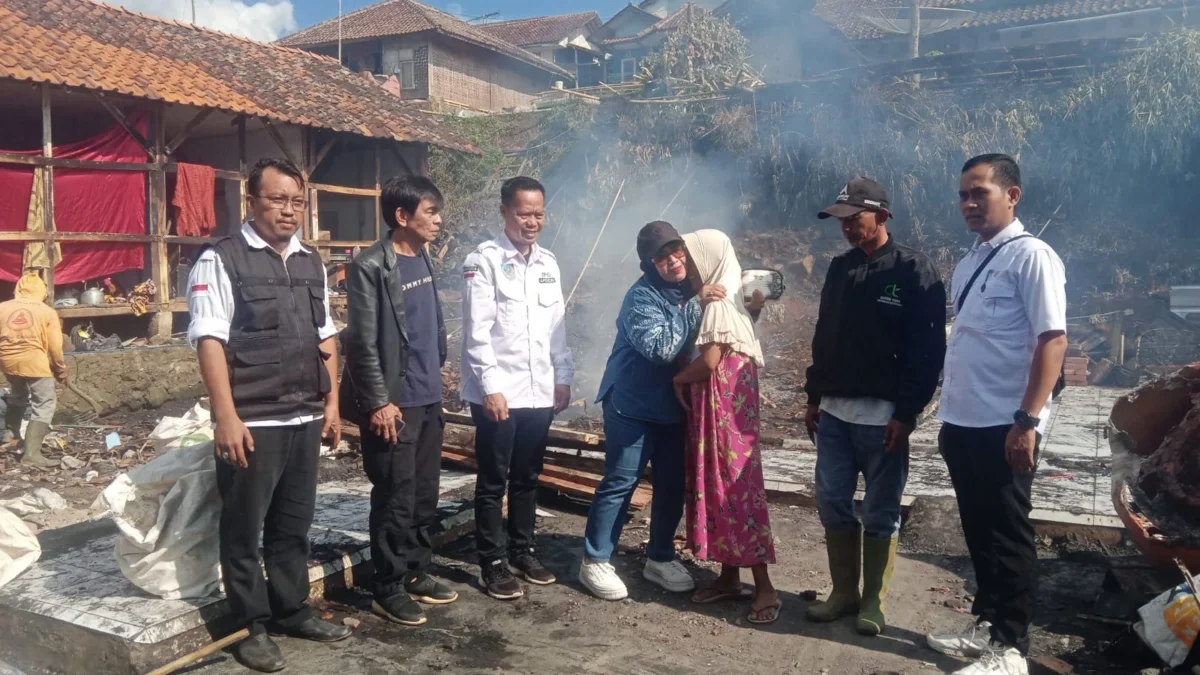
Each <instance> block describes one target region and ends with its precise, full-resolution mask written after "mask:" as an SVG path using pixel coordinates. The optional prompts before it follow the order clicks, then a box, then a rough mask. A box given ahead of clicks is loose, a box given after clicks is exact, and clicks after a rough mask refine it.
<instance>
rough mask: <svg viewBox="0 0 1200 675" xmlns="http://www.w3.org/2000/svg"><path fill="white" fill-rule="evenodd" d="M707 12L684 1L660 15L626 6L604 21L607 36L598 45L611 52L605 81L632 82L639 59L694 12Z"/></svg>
mask: <svg viewBox="0 0 1200 675" xmlns="http://www.w3.org/2000/svg"><path fill="white" fill-rule="evenodd" d="M642 4H643V5H647V4H649V3H642ZM708 11H709V10H707V9H705V8H704V7H702V6H700V5H698V4H696V3H692V2H687V3H683V4H682V5H681V6H680V7H679V9H677V10H675V11H674V12H672V13H671V14H668V15H667V16H666V17H660V16H659V15H658V14H655V13H652V12H650V11H647V10H646V9H643V8H642V7H639V6H637V5H632V4H631V5H627V6H626V7H625V8H624V9H622V10H621V11H619V12H617V13H616V14H615V15H614V16H613V18H611V19H609V20H608V22H607V23H605V24H604V30H605V31H606V33H607V34H608V37H606V38H605V39H604V40H603V41H602V42H601V44H602V45H603V46H604V48H605V49H606V50H608V51H609V53H610V54H611V56H610V57H609V59H608V62H607V68H606V71H605V77H604V79H605V81H606V82H608V83H609V84H619V83H621V82H632V81H633V80H634V78H635V77H636V76H637V74H638V72H639V71H640V70H641V67H642V61H643V60H644V59H645V58H646V57H647V56H649V55H650V54H651V53H652V52H654V51H655V50H657V49H658V48H659V47H660V46H662V43H663V41H664V40H666V37H667V35H668V34H670V32H671V31H672V30H675V29H677V28H679V27H680V26H682V25H684V24H685V23H686V22H687V21H688V20H689V19H690V18H691V17H692V16H694V15H695V14H696V13H699V12H708Z"/></svg>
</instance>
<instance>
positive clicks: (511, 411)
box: [461, 176, 575, 600]
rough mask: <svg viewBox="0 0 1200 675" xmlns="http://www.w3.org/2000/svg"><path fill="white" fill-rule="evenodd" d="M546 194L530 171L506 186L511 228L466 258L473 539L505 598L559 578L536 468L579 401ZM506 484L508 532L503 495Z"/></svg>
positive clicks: (486, 581)
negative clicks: (549, 552)
mask: <svg viewBox="0 0 1200 675" xmlns="http://www.w3.org/2000/svg"><path fill="white" fill-rule="evenodd" d="M545 198H546V191H545V188H543V187H542V184H541V183H539V182H538V181H536V180H534V179H532V178H526V177H523V176H520V177H517V178H511V179H509V180H508V181H506V182H505V183H504V186H503V187H502V188H501V190H500V201H501V205H500V214H501V215H502V216H503V217H504V233H503V234H501V235H500V236H499V237H497V238H495V239H493V240H492V241H489V242H486V243H484V244H481V245H480V246H479V248H478V249H476V250H475V252H474V253H472V254H471V255H469V256H467V259H466V262H465V263H464V264H463V355H462V366H461V367H462V399H463V401H466V402H467V403H469V404H470V405H471V417H472V418H474V420H475V455H476V459H477V461H478V463H479V473H478V477H477V480H476V483H475V541H476V548H477V549H478V551H479V559H480V569H481V579H480V580H481V583H482V585H483V587H484V588H485V589H486V590H487V593H488V595H490V596H492V597H493V598H496V599H498V600H514V599H516V598H519V597H521V595H522V594H523V591H522V589H521V584H520V583H519V582H518V581H517V579H516V578H515V577H514V576H513V573H512V570H511V569H510V568H509V565H510V564H511V565H512V567H513V568H516V570H517V572H518V573H519V574H520V575H521V576H523V577H524V578H525V579H526V580H527V581H529V582H530V583H534V584H552V583H554V581H555V578H554V575H553V574H552V573H550V571H549V570H547V569H546V568H545V567H543V566H542V564H541V563H540V562H539V561H538V559H537V556H536V554H535V550H534V541H533V531H534V518H535V512H536V510H537V483H538V474H540V473H541V470H542V457H543V455H544V454H545V451H546V437H547V435H548V434H549V431H550V422H551V421H552V420H553V419H554V415H555V414H557V413H560V412H562V411H563V410H565V409H566V408H567V405H568V404H569V403H570V400H571V381H572V379H573V378H574V370H575V369H574V365H573V363H572V361H571V352H570V351H569V350H568V349H567V333H566V327H565V325H564V323H563V318H564V314H565V303H564V302H563V293H562V283H561V277H560V274H559V270H558V261H557V260H556V259H555V258H554V254H552V253H551V252H550V251H548V250H546V249H544V248H541V247H539V246H538V245H537V238H538V235H539V234H540V233H541V231H542V228H543V227H544V226H545V222H546V209H545ZM506 488H507V489H508V529H507V536H506V532H505V529H504V524H503V514H502V510H501V509H502V501H503V499H504V491H505V489H506Z"/></svg>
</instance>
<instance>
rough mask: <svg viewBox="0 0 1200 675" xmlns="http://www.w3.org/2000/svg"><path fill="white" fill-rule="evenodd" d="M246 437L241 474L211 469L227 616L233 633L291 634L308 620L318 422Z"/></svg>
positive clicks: (221, 466)
mask: <svg viewBox="0 0 1200 675" xmlns="http://www.w3.org/2000/svg"><path fill="white" fill-rule="evenodd" d="M250 435H251V436H253V438H254V452H250V453H246V460H247V462H248V463H249V466H248V467H247V468H245V469H242V468H238V467H234V466H233V465H231V464H228V463H226V462H222V461H219V460H218V461H217V490H218V491H219V492H220V494H221V523H220V530H219V535H218V536H219V540H220V546H221V574H222V575H223V576H224V581H225V595H226V597H227V598H228V599H229V608H230V610H231V611H232V614H233V616H234V618H235V619H236V620H237V621H238V623H239V624H240V625H243V626H245V627H247V628H249V629H250V633H251V634H257V633H262V632H264V631H265V630H266V624H267V623H268V622H270V621H274V622H275V623H277V624H279V625H281V626H285V627H286V626H295V625H297V624H299V623H301V622H303V621H305V620H306V619H308V618H309V617H311V616H312V611H311V610H310V609H309V606H308V529H309V527H310V526H311V525H312V520H313V511H314V510H315V508H316V502H317V458H318V456H319V454H320V448H321V420H316V421H314V422H309V423H308V424H303V425H299V426H287V427H251V428H250ZM260 533H261V534H262V556H261V558H260V557H259V551H258V537H259V534H260ZM264 562H265V566H266V572H267V578H266V579H263V568H262V566H261V565H262V563H264Z"/></svg>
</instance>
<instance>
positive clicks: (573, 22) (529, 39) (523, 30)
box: [476, 12, 602, 46]
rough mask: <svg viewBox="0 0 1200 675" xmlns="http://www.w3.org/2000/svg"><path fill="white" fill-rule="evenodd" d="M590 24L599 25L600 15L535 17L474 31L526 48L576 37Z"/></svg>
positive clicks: (500, 22) (581, 14)
mask: <svg viewBox="0 0 1200 675" xmlns="http://www.w3.org/2000/svg"><path fill="white" fill-rule="evenodd" d="M592 22H595V23H596V28H597V29H598V28H599V27H600V26H601V25H602V24H601V22H600V15H599V14H597V13H595V12H580V13H578V14H562V15H559V16H538V17H534V18H531V19H517V20H515V21H499V22H497V23H484V24H479V25H478V26H476V28H478V29H479V30H481V31H483V32H485V33H487V34H489V35H491V36H492V37H496V38H499V39H501V40H504V41H505V42H509V43H512V44H514V45H519V46H525V45H538V44H547V43H552V42H559V41H561V40H563V39H565V38H572V37H575V35H577V34H578V33H579V32H580V31H581V30H582V29H584V28H586V27H587V26H588V24H591V23H592Z"/></svg>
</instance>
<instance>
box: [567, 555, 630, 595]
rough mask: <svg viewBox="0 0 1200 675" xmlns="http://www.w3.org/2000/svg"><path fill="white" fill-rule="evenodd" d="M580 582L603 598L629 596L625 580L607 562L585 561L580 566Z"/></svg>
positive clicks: (593, 593)
mask: <svg viewBox="0 0 1200 675" xmlns="http://www.w3.org/2000/svg"><path fill="white" fill-rule="evenodd" d="M579 583H581V584H583V587H584V588H586V589H588V590H589V591H591V593H592V595H594V596H596V597H597V598H600V599H601V600H624V599H625V598H627V597H629V591H628V590H627V589H626V588H625V582H623V581H621V577H619V576H617V570H616V568H615V567H613V566H612V565H610V564H608V563H607V562H588V561H586V560H585V561H583V564H582V565H580V566H579Z"/></svg>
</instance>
